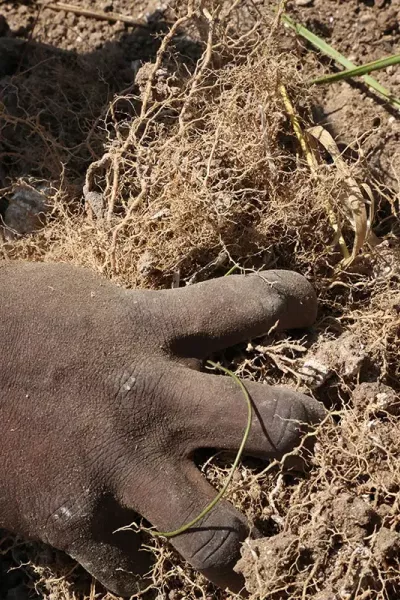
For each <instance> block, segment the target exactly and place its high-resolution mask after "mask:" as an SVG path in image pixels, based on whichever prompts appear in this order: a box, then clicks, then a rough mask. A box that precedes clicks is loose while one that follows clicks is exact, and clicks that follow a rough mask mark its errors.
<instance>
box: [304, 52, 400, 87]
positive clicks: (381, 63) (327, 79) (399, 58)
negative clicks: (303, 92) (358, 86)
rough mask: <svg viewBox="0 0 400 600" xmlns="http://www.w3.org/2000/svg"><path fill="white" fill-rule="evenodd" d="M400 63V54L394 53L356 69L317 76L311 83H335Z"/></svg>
mask: <svg viewBox="0 0 400 600" xmlns="http://www.w3.org/2000/svg"><path fill="white" fill-rule="evenodd" d="M399 63H400V54H393V55H392V56H386V57H385V58H380V59H379V60H374V61H372V62H369V63H366V64H365V65H361V66H360V67H356V68H355V69H346V70H345V71H341V72H340V73H333V74H332V75H324V76H323V77H316V78H315V79H312V80H311V81H310V83H311V84H314V83H315V84H321V83H333V82H335V81H340V80H341V79H349V78H350V77H360V76H361V75H366V74H368V73H371V72H372V71H379V70H381V69H386V67H390V65H398V64H399Z"/></svg>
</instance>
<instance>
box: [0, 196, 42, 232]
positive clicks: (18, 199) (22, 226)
mask: <svg viewBox="0 0 400 600" xmlns="http://www.w3.org/2000/svg"><path fill="white" fill-rule="evenodd" d="M49 194H50V189H49V188H48V187H47V186H40V187H38V188H37V189H36V188H34V187H31V186H29V185H20V186H18V187H17V188H16V189H15V190H14V193H13V195H12V196H11V198H10V199H9V204H8V207H7V209H6V211H5V214H4V219H3V221H4V236H5V238H6V239H7V240H13V239H15V238H16V237H19V236H21V235H24V234H27V233H33V232H34V231H38V230H39V229H42V227H43V226H44V225H45V222H46V215H47V214H48V213H49V212H50V211H51V204H50V200H49V198H48V195H49Z"/></svg>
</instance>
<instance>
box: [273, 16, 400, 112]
mask: <svg viewBox="0 0 400 600" xmlns="http://www.w3.org/2000/svg"><path fill="white" fill-rule="evenodd" d="M281 18H282V21H283V22H284V23H286V25H288V27H290V28H291V29H293V30H294V31H295V32H296V33H297V34H298V35H300V36H301V37H303V38H304V39H306V40H307V41H308V42H310V44H312V45H313V46H314V47H315V48H317V49H318V50H319V51H320V52H322V53H323V54H326V55H327V56H329V57H330V58H333V60H335V61H336V62H338V63H339V64H341V65H342V66H343V67H345V68H346V69H355V68H356V67H357V65H355V64H354V63H352V62H351V60H349V59H348V58H346V57H345V56H343V54H340V52H338V51H337V50H335V48H333V47H332V46H330V45H329V44H327V42H325V40H323V39H322V38H320V37H318V36H317V35H315V33H312V31H310V30H309V29H307V27H304V25H300V23H296V22H295V21H293V19H291V18H290V17H289V15H287V14H284V15H282V17H281ZM363 79H364V81H365V83H366V84H367V85H368V86H369V87H370V88H372V89H373V90H374V91H375V92H377V93H378V94H380V95H381V96H383V98H384V99H385V100H387V101H388V102H390V104H392V105H393V106H395V107H396V108H397V109H399V108H400V100H399V99H398V98H395V97H394V96H393V94H392V93H391V91H390V90H388V89H387V88H385V87H384V86H383V85H381V84H380V83H379V81H376V79H374V78H373V77H371V76H370V75H363Z"/></svg>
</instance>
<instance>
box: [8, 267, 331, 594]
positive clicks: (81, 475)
mask: <svg viewBox="0 0 400 600" xmlns="http://www.w3.org/2000/svg"><path fill="white" fill-rule="evenodd" d="M0 286H1V293H0V315H1V320H0V352H1V361H0V437H1V440H2V443H1V448H0V527H3V528H5V529H8V530H10V531H13V532H16V533H19V534H21V535H24V536H26V537H29V538H33V539H38V540H42V541H44V542H46V543H48V544H51V545H53V546H54V547H56V548H59V549H60V550H64V551H65V552H67V553H68V554H69V555H71V556H72V557H73V558H75V559H76V560H77V561H78V562H79V563H81V564H82V565H83V567H85V568H86V569H87V570H88V571H89V572H90V573H91V574H93V575H94V576H95V577H96V578H97V579H98V580H99V581H101V582H102V583H103V584H104V585H105V586H106V587H107V588H108V589H110V590H111V591H113V592H114V593H116V594H119V595H123V596H126V595H131V594H133V593H135V592H137V591H138V590H139V589H141V588H142V587H143V584H144V583H146V582H145V578H144V577H143V576H144V574H145V573H146V572H147V571H148V569H149V564H148V561H149V560H150V556H149V553H146V552H139V549H140V544H141V539H140V534H138V533H133V532H131V531H120V532H117V533H115V530H116V529H118V528H119V527H121V526H124V525H127V524H129V523H131V522H132V521H133V520H134V519H135V517H136V514H137V513H139V514H140V515H143V516H144V517H145V518H146V519H147V520H148V521H150V523H152V524H153V525H154V526H155V527H157V528H158V529H159V530H162V531H168V530H172V529H176V528H178V527H180V526H182V525H183V524H185V523H186V522H188V521H189V520H191V519H193V518H194V517H196V516H197V514H198V513H199V512H200V511H201V510H202V509H203V508H204V507H205V506H206V505H207V504H208V503H209V502H210V501H211V500H212V498H213V497H214V496H215V494H216V492H215V490H214V489H213V487H212V486H210V484H209V483H208V482H207V481H206V480H205V479H204V478H203V476H202V475H201V473H200V472H199V471H198V470H197V468H196V467H195V465H194V463H193V461H192V456H193V452H194V451H195V450H196V449H198V448H204V447H212V448H221V449H229V450H236V449H237V448H238V446H239V444H240V441H241V438H242V435H243V429H244V425H245V422H246V410H247V409H246V403H245V402H244V401H243V396H242V392H241V391H240V389H239V388H238V386H237V385H236V384H235V383H234V382H233V381H232V380H231V378H229V377H223V376H218V375H211V374H207V373H204V372H201V370H200V367H201V361H202V360H203V359H204V358H206V357H207V356H208V355H209V354H210V353H211V352H214V351H218V350H221V349H223V348H225V347H228V346H231V345H233V344H236V343H238V342H241V341H245V340H248V339H250V338H253V337H256V336H259V335H262V334H265V333H266V332H268V331H269V329H270V328H271V327H272V326H274V325H275V324H276V322H277V321H278V328H279V329H290V328H297V327H307V326H309V325H311V324H312V323H313V321H314V319H315V316H316V310H317V302H316V297H315V294H314V291H313V289H312V288H311V286H310V284H309V283H308V282H307V281H306V279H305V278H304V277H302V276H301V275H299V274H297V273H293V272H289V271H265V272H262V273H258V274H252V275H248V276H242V275H239V276H237V275H232V276H230V277H226V278H221V279H214V280H211V281H207V282H204V283H199V284H196V285H193V286H190V287H187V288H182V289H175V290H164V291H159V292H155V291H132V290H126V289H124V288H121V287H118V286H116V285H115V284H113V283H110V282H109V281H106V280H104V279H102V278H101V277H99V276H97V275H95V274H93V273H92V272H90V271H87V270H85V269H81V268H77V267H74V266H70V265H67V264H42V263H26V262H3V263H0ZM246 387H247V389H248V391H249V393H250V395H251V399H252V402H253V405H254V409H255V411H254V416H253V424H252V429H251V433H250V437H249V440H248V443H247V445H246V452H247V454H249V455H254V456H259V457H264V458H270V457H278V456H281V455H282V454H284V453H285V452H287V451H289V450H291V449H292V448H293V446H295V445H296V444H297V443H298V442H299V439H300V436H301V435H302V433H303V432H302V431H301V428H300V426H299V422H303V423H315V422H318V420H320V419H321V418H322V416H323V414H324V411H323V409H322V407H321V406H320V405H319V404H318V403H317V402H316V401H314V400H313V399H311V398H308V397H307V396H304V395H302V394H300V393H297V392H295V391H293V390H290V389H287V388H283V387H274V388H272V387H269V386H267V385H262V384H259V383H254V382H248V383H247V384H246ZM248 532H249V529H248V525H247V523H246V520H245V518H244V516H243V515H242V514H240V513H239V512H238V511H237V510H236V509H234V508H233V507H232V506H231V505H230V504H229V503H228V502H226V501H221V502H220V503H218V504H217V505H216V506H215V507H214V509H213V510H212V511H211V512H210V513H209V514H208V515H206V517H204V519H203V520H202V521H201V522H199V523H198V524H197V525H196V526H195V527H194V528H192V529H190V530H189V531H187V532H185V533H183V534H181V535H179V536H177V537H175V538H173V539H172V540H171V542H172V544H173V545H174V546H175V547H176V549H177V550H178V551H179V552H180V553H181V555H182V556H183V557H184V558H185V559H186V560H188V561H189V562H190V563H191V564H192V565H193V566H194V567H195V568H197V569H199V570H200V571H201V572H202V573H203V574H204V575H205V576H206V577H208V578H209V579H210V580H212V581H213V582H214V583H216V584H217V585H219V586H221V587H229V588H230V589H231V590H233V591H238V590H240V589H241V587H242V585H243V581H242V579H241V576H240V575H238V574H235V573H234V571H233V566H234V565H235V563H236V561H237V560H238V558H239V556H240V553H239V549H240V544H241V542H242V541H243V540H244V539H245V537H246V536H247V535H248Z"/></svg>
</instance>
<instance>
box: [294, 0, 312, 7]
mask: <svg viewBox="0 0 400 600" xmlns="http://www.w3.org/2000/svg"><path fill="white" fill-rule="evenodd" d="M295 2H296V4H297V6H311V5H312V4H313V3H314V0H295Z"/></svg>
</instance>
